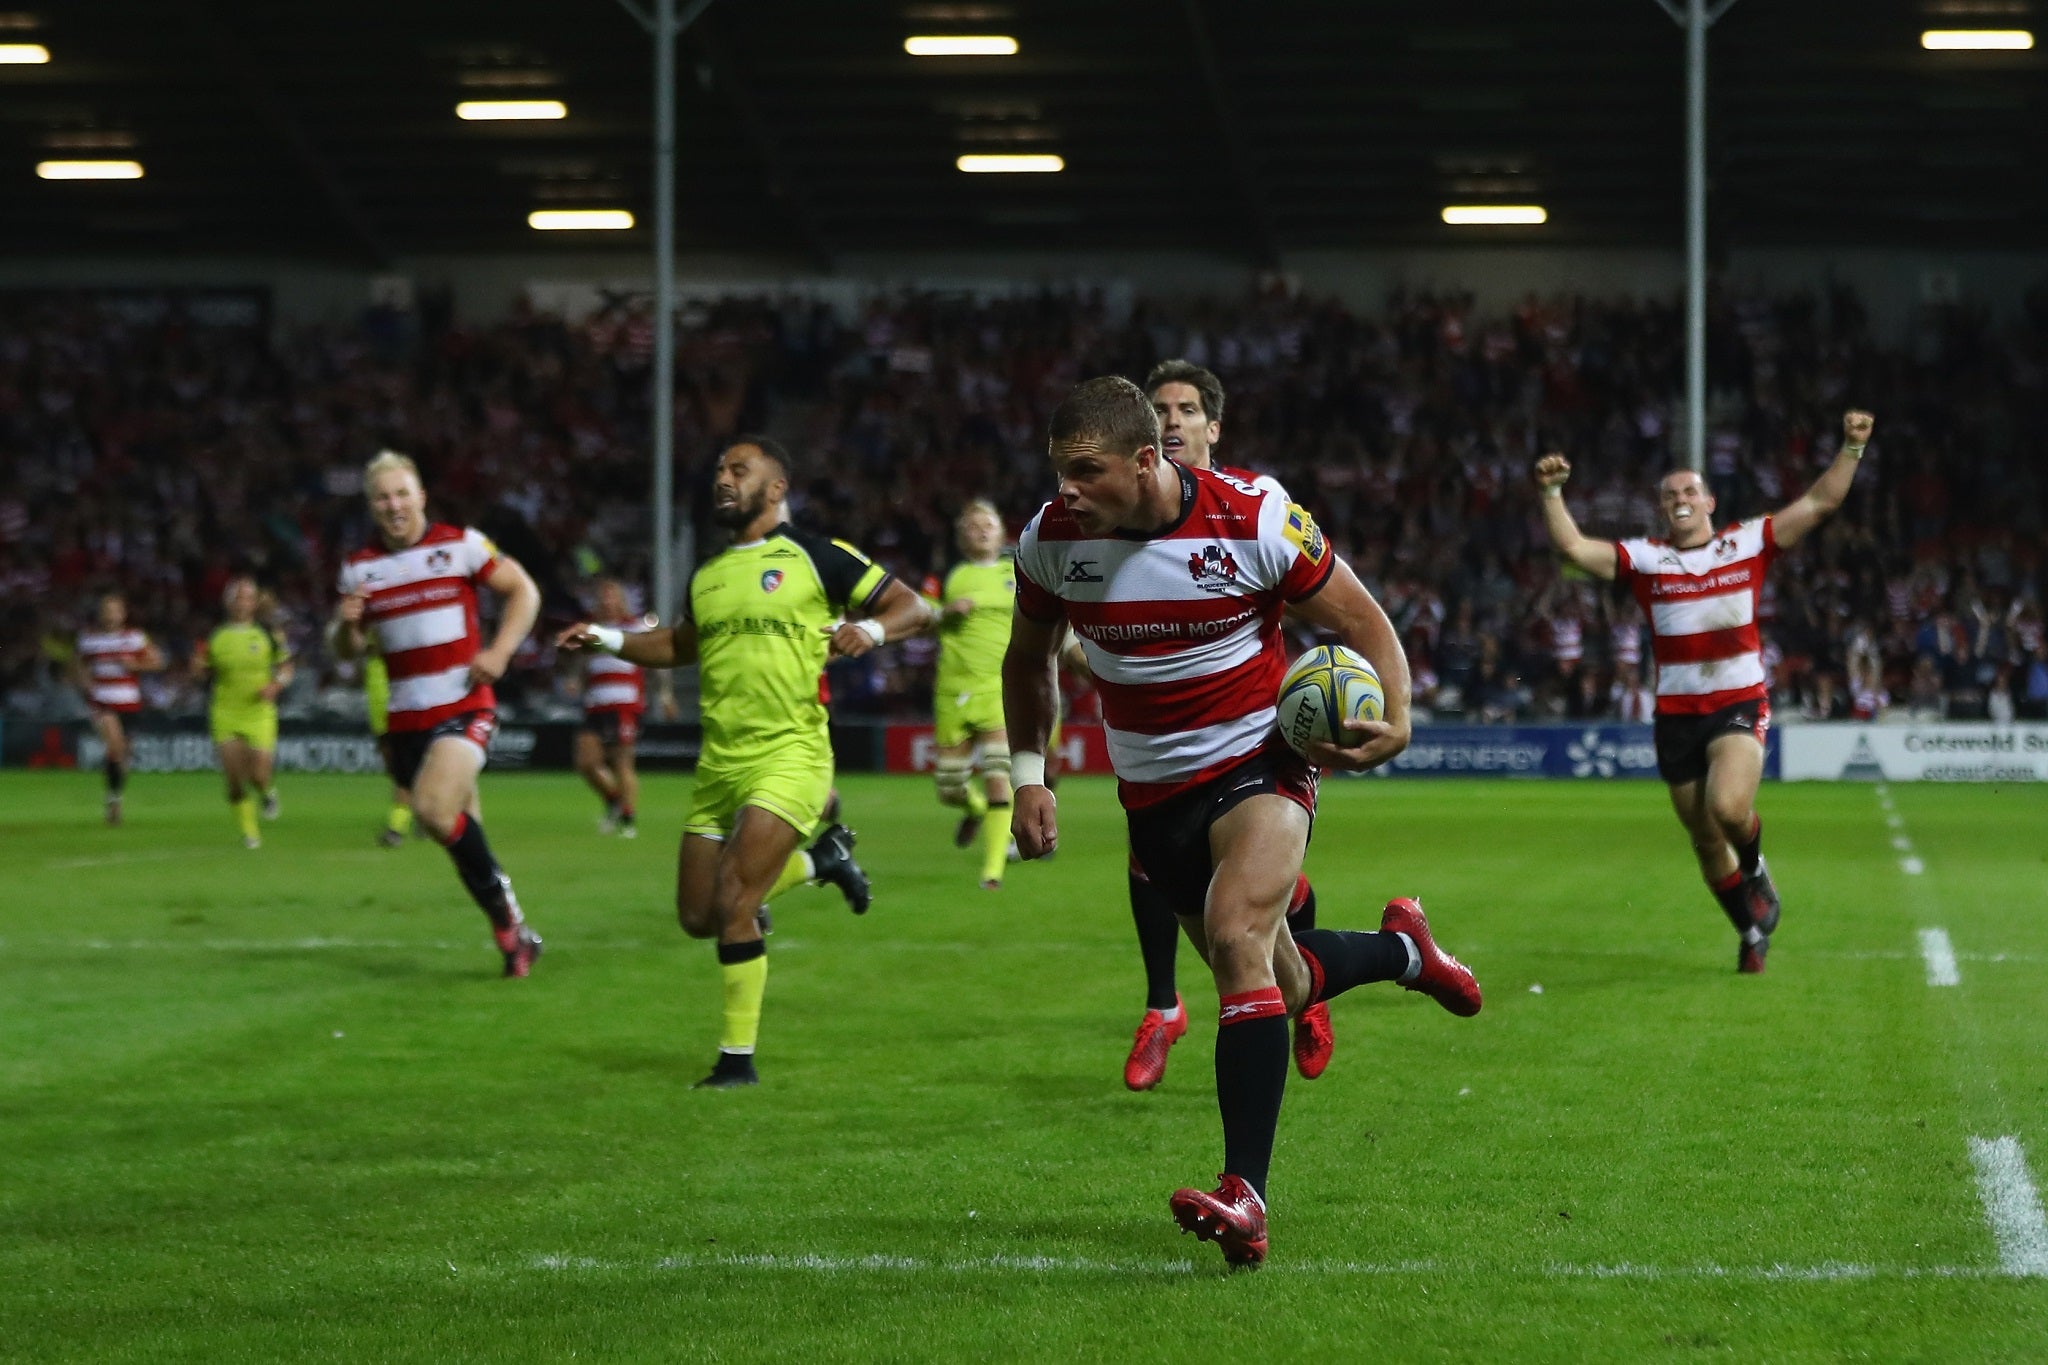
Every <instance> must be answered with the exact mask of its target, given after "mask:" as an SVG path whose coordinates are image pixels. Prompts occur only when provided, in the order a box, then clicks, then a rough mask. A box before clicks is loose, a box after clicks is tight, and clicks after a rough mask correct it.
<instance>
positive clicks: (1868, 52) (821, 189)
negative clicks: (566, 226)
mask: <svg viewBox="0 0 2048 1365" xmlns="http://www.w3.org/2000/svg"><path fill="white" fill-rule="evenodd" d="M631 3H633V4H635V5H639V4H642V3H643V0H631ZM12 4H20V5H21V8H19V9H0V43H35V44H40V45H42V46H44V47H46V48H47V49H48V50H49V53H50V55H51V60H50V61H49V62H47V63H45V64H40V65H0V183H4V185H5V190H4V192H0V250H4V251H6V252H9V253H13V254H16V255H21V254H28V255H39V254H52V255H54V254H65V255H74V254H77V253H80V252H87V253H108V254H122V255H133V254H137V253H162V252H181V253H184V252H207V253H213V252H221V251H229V252H247V251H262V252H283V253H289V254H293V255H300V256H308V257H319V258H326V259H334V260H351V261H359V262H364V263H374V262H378V261H383V260H390V259H395V258H397V257H400V256H404V255H412V254H419V253H426V252H448V251H454V252H489V251H501V250H528V251H530V250H533V249H535V248H537V247H541V246H546V245H553V244H554V243H556V242H568V243H574V244H575V245H576V246H578V247H580V248H588V247H589V246H591V245H592V244H593V243H594V242H598V241H599V238H600V234H593V233H564V234H555V235H549V236H547V237H546V238H545V240H544V239H543V234H539V233H536V232H534V231H532V230H531V229H529V228H528V226H527V215H528V213H529V212H530V211H532V210H535V209H542V208H583V207H623V208H626V209H629V210H631V211H632V212H634V213H635V214H636V215H638V218H639V226H637V227H636V228H634V229H632V230H631V231H630V232H627V233H613V234H607V235H602V240H601V244H602V245H604V246H627V245H633V244H636V243H637V244H638V245H640V246H644V245H645V244H646V241H647V239H648V235H649V232H650V229H651V225H652V215H651V212H650V200H651V183H652V176H651V164H652V160H651V154H650V137H649V128H650V122H651V109H652V97H651V85H652V79H651V77H652V57H651V44H650V40H649V38H648V37H647V35H646V33H645V32H644V30H643V29H642V28H641V27H640V26H639V24H638V23H637V22H636V21H635V19H634V18H633V17H632V16H631V15H630V14H629V13H628V12H627V6H626V4H623V3H618V2H616V0H410V3H397V0H355V2H353V3H325V4H315V3H310V2H309V0H260V2H259V0H175V2H173V0H62V3H58V0H0V6H9V5H12ZM681 7H682V8H684V9H688V8H689V7H690V6H689V5H688V4H687V3H685V4H683V5H682V6H681ZM2033 9H2034V6H2033V5H2032V4H2031V3H2029V0H1741V2H1740V3H1737V4H1735V5H1734V7H1733V9H1732V10H1731V11H1730V12H1729V13H1728V14H1727V16H1726V17H1725V18H1724V19H1723V20H1722V21H1721V22H1720V24H1719V25H1718V26H1717V27H1716V29H1715V30H1714V33H1713V36H1712V40H1711V49H1710V50H1711V61H1710V71H1711V77H1712V90H1713V96H1712V103H1711V109H1712V142H1711V152H1710V160H1711V165H1712V183H1713V198H1712V210H1711V212H1712V225H1713V232H1714V240H1715V243H1716V245H1717V246H1743V247H1754V246H1770V245H1788V244H1805V243H1814V244H1826V245H1831V246H1843V245H1880V246H1886V245H1888V246H1916V247H1919V246H1933V245H1939V246H1952V247H2039V246H2040V245H2041V244H2043V243H2044V242H2048V175H2044V171H2048V83H2044V72H2048V34H2044V35H2042V36H2043V38H2044V45H2043V48H2042V49H2040V50H2037V51H2032V52H2009V53H1948V52H1927V51H1923V50H1922V49H1921V47H1920V41H1919V34H1920V31H1921V30H1922V29H1925V28H1932V27H1982V26H1997V27H2029V26H2030V24H2029V20H2030V18H2031V17H2033V16H2032V11H2033ZM918 33H936V34H961V33H1000V34H1006V35H1010V36H1014V37H1015V38H1016V39H1017V42H1018V45H1019V51H1018V53H1017V54H1016V55H1015V56H1009V57H941V58H917V57H912V56H909V55H907V54H906V53H905V52H904V48H903V44H904V40H905V38H906V37H908V36H910V35H912V34H918ZM679 71H680V80H681V94H680V101H679V103H680V108H679V149H680V150H679V187H680V189H679V204H680V219H679V221H680V227H679V234H680V235H679V243H680V245H681V246H682V247H683V248H684V249H714V250H735V249H740V250H750V251H759V250H766V251H772V252H778V253H782V252H787V253H793V254H797V255H801V256H805V257H809V258H812V259H815V260H819V261H829V260H830V259H831V258H833V257H834V256H836V255H838V254H840V253H843V252H849V251H865V250H883V249H906V248H909V249H926V248H935V247H946V248H998V249H1016V248H1026V247H1029V248H1044V247H1074V248H1131V247H1139V246H1143V247H1149V248H1186V249H1201V250H1216V251H1223V252H1227V253H1230V254H1232V255H1234V256H1238V257H1241V258H1243V259H1246V260H1250V261H1261V260H1270V259H1273V258H1275V257H1276V256H1277V255H1278V254H1279V253H1280V252H1283V251H1293V250H1302V249H1314V248H1367V249H1370V248H1379V247H1394V246H1417V245H1442V244H1449V243H1454V242H1460V241H1474V240H1478V241H1488V242H1498V241H1540V242H1545V243H1555V244H1560V245H1565V244H1569V245H1581V246H1583V245H1615V246H1672V247H1675V246H1676V245H1677V244H1678V243H1679V242H1680V240H1681V232H1682V219H1681V200H1682V189H1683V183H1684V170H1683V162H1682V160H1681V143H1682V135H1683V98H1684V42H1683V35H1682V33H1681V31H1680V30H1679V29H1678V27H1677V26H1676V25H1675V24H1674V23H1673V22H1672V20H1671V19H1670V17H1668V16H1667V14H1666V13H1665V12H1664V11H1663V10H1662V9H1660V8H1659V7H1658V5H1657V4H1655V3H1653V0H1321V2H1316V0H991V2H990V3H981V2H980V0H962V2H960V3H950V2H949V3H910V4H906V3H895V4H881V3H862V2H861V0H715V2H714V3H712V4H711V5H710V6H709V8H708V10H707V11H706V13H705V14H704V15H703V17H702V18H701V19H699V20H698V21H697V22H696V23H695V24H694V25H693V26H692V27H691V29H690V30H689V32H688V33H687V34H686V35H685V36H684V38H683V40H682V47H681V56H680V62H679ZM480 98H494V99H503V98H526V99H554V100H560V101H562V102H563V103H565V104H566V105H567V109H568V113H567V116H566V117H565V118H561V119H558V120H553V121H546V122H464V121H461V120H458V119H457V118H456V117H455V112H454V107H455V105H456V103H457V102H458V101H459V100H465V99H480ZM979 152H1043V153H1053V154H1056V155H1058V156H1060V157H1062V158H1064V160H1065V165H1066V169H1065V170H1064V172H1062V173H1060V174H1056V175H964V174H962V173H960V172H959V171H958V170H956V169H955V166H954V162H955V158H956V157H957V156H959V155H961V154H963V153H979ZM79 157H117V158H124V159H133V160H136V161H139V162H141V163H142V164H143V166H144V167H145V170H146V174H145V176H144V177H143V178H142V179H140V180H127V181H113V182H109V181H55V180H39V179H38V178H36V171H35V167H36V164H37V163H38V162H39V161H42V160H44V159H55V158H79ZM1456 202H1481V203H1487V202H1511V203H1534V204H1541V205H1543V206H1545V207H1546V208H1547V210H1548V212H1549V221H1548V222H1547V223H1546V224H1544V225H1543V226H1541V227H1514V228H1481V229H1474V228H1462V229H1461V228H1452V227H1448V226H1446V225H1444V224H1443V223H1442V222H1441V221H1440V220H1439V214H1440V211H1441V209H1442V208H1443V207H1444V206H1445V205H1447V204H1451V203H1456Z"/></svg>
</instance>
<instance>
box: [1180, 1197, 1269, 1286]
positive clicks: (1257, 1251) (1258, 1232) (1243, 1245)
mask: <svg viewBox="0 0 2048 1365" xmlns="http://www.w3.org/2000/svg"><path fill="white" fill-rule="evenodd" d="M1218 1179H1219V1180H1220V1182H1221V1183H1220V1184H1218V1185H1217V1187H1216V1188H1215V1190H1214V1191H1211V1192H1206V1193H1205V1192H1204V1191H1202V1190H1175V1191H1174V1192H1173V1197H1172V1198H1171V1199H1169V1200H1167V1201H1166V1207H1167V1208H1168V1209H1171V1210H1172V1211H1173V1221H1174V1222H1176V1223H1179V1224H1180V1230H1181V1231H1182V1232H1192V1233H1194V1234H1195V1236H1197V1237H1199V1238H1201V1239H1202V1240H1203V1241H1205V1242H1214V1243H1216V1245H1217V1246H1219V1247H1222V1248H1223V1259H1224V1260H1225V1261H1228V1262H1229V1263H1230V1264H1231V1265H1232V1266H1233V1267H1243V1268H1245V1269H1249V1270H1257V1269H1258V1268H1259V1267H1260V1266H1261V1265H1263V1264H1265V1261H1266V1206H1265V1205H1264V1204H1263V1203H1261V1202H1259V1196H1258V1195H1257V1194H1256V1193H1254V1192H1253V1190H1252V1187H1251V1186H1250V1185H1247V1184H1246V1183H1245V1182H1244V1181H1242V1180H1240V1179H1238V1177H1236V1176H1234V1175H1228V1174H1226V1175H1223V1176H1220V1177H1218Z"/></svg>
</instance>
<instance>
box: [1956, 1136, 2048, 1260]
mask: <svg viewBox="0 0 2048 1365" xmlns="http://www.w3.org/2000/svg"><path fill="white" fill-rule="evenodd" d="M1970 1161H1971V1164H1973V1165H1974V1166H1976V1168H1977V1194H1978V1197H1979V1198H1981V1199H1983V1201H1984V1221H1985V1222H1987V1223H1989V1224H1991V1235H1992V1237H1994V1238H1995V1239H1996V1240H1997V1242H1998V1261H1999V1265H2000V1267H2001V1268H2002V1269H2003V1270H2004V1271H2005V1273H2006V1274H2008V1275H2024V1276H2031V1277H2044V1278H2048V1217H2043V1215H2042V1213H2041V1196H2040V1194H2039V1192H2037V1191H2036V1190H2035V1189H2034V1178H2033V1176H2032V1175H2031V1174H2030V1173H2029V1172H2028V1170H2027V1154H2026V1153H2025V1152H2024V1151H2022V1150H2021V1149H2020V1140H2019V1139H2018V1138H2015V1137H2002V1138H1989V1139H1986V1138H1974V1137H1973V1138H1971V1139H1970Z"/></svg>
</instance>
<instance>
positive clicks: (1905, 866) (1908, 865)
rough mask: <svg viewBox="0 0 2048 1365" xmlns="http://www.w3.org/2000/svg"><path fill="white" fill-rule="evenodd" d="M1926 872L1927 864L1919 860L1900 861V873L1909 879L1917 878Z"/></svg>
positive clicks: (1905, 859)
mask: <svg viewBox="0 0 2048 1365" xmlns="http://www.w3.org/2000/svg"><path fill="white" fill-rule="evenodd" d="M1926 870H1927V864H1926V863H1923V862H1921V861H1920V860H1919V859H1918V858H1910V857H1909V858H1901V859H1899V871H1901V872H1903V873H1905V874H1906V875H1907V876H1908V877H1917V876H1919V875H1920V874H1921V873H1923V872H1925V871H1926Z"/></svg>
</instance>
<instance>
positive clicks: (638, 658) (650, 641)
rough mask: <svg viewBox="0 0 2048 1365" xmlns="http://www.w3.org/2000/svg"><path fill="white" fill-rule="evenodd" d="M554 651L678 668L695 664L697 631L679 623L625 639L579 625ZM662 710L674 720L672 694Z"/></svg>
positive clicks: (603, 628)
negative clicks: (597, 652)
mask: <svg viewBox="0 0 2048 1365" xmlns="http://www.w3.org/2000/svg"><path fill="white" fill-rule="evenodd" d="M555 648H556V649H566V650H570V651H572V652H573V651H577V650H585V649H600V650H603V651H604V652H605V653H607V654H613V655H616V656H618V657H619V658H621V659H624V660H625V661H626V662H627V663H629V664H638V665H639V666H640V667H642V668H681V667H682V666H683V665H685V664H693V663H695V662H697V627H696V626H694V625H692V624H691V623H690V622H688V621H678V622H676V624H674V625H673V626H670V627H669V628H668V629H666V630H643V631H640V632H638V633H637V634H633V635H628V634H626V633H625V632H624V631H622V630H619V629H618V628H616V627H614V626H600V625H598V624H596V623H595V622H593V621H578V622H577V623H576V624H575V625H573V626H570V627H569V628H568V629H567V630H565V631H563V632H561V633H560V634H559V635H557V636H555ZM663 705H664V709H665V711H666V712H667V713H668V714H667V718H668V719H670V720H673V719H675V715H674V708H675V690H674V689H673V688H670V689H669V690H668V695H667V699H666V701H665V702H664V704H663Z"/></svg>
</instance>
